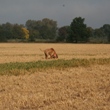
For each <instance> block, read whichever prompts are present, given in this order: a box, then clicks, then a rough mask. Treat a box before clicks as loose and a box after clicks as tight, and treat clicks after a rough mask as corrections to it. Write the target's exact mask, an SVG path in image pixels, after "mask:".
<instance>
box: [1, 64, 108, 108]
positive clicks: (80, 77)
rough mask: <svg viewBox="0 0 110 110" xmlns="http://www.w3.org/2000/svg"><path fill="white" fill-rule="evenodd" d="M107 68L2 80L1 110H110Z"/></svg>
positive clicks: (30, 74) (50, 72)
mask: <svg viewBox="0 0 110 110" xmlns="http://www.w3.org/2000/svg"><path fill="white" fill-rule="evenodd" d="M109 109H110V68H109V66H107V65H103V66H100V65H95V66H92V67H78V68H68V69H66V70H49V71H45V72H36V73H31V72H30V73H28V72H27V75H21V76H0V110H109Z"/></svg>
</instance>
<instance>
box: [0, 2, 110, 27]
mask: <svg viewBox="0 0 110 110" xmlns="http://www.w3.org/2000/svg"><path fill="white" fill-rule="evenodd" d="M76 17H82V18H85V22H84V23H85V24H87V26H88V27H92V28H100V27H102V26H103V25H104V24H110V0H0V24H3V23H6V22H9V23H12V24H15V23H18V24H24V25H25V23H26V21H27V20H42V19H44V18H49V19H52V20H54V21H57V26H58V27H62V26H68V25H70V24H71V22H72V21H73V19H74V18H76Z"/></svg>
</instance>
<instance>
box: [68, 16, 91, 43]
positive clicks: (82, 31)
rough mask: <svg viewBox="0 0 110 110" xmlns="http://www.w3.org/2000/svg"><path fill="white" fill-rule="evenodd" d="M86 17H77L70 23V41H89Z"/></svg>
mask: <svg viewBox="0 0 110 110" xmlns="http://www.w3.org/2000/svg"><path fill="white" fill-rule="evenodd" d="M84 20H85V19H84V18H81V17H76V18H74V19H73V21H72V22H71V24H70V29H71V31H70V36H69V39H68V41H69V42H76V43H77V42H87V41H88V37H89V31H88V30H87V26H86V24H84Z"/></svg>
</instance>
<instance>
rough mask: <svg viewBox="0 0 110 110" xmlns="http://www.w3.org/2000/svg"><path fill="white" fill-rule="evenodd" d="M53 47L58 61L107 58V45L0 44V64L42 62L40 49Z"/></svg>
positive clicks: (42, 56) (42, 54)
mask: <svg viewBox="0 0 110 110" xmlns="http://www.w3.org/2000/svg"><path fill="white" fill-rule="evenodd" d="M51 47H53V48H54V49H55V50H56V52H57V53H58V55H59V59H71V58H109V57H110V45H109V44H51V43H50V44H43V43H42V44H37V43H33V44H31V43H30V44H27V43H23V44H22V43H18V44H16V43H13V44H11V43H9V44H5V43H3V44H0V63H7V62H29V61H38V60H44V53H43V52H42V51H40V49H39V48H41V49H46V48H51Z"/></svg>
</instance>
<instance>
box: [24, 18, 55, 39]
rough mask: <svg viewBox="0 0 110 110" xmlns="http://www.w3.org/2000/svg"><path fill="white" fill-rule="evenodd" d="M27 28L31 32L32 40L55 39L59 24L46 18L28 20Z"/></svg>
mask: <svg viewBox="0 0 110 110" xmlns="http://www.w3.org/2000/svg"><path fill="white" fill-rule="evenodd" d="M26 28H27V29H28V30H29V33H30V39H31V38H32V39H39V38H40V39H54V38H55V37H56V30H57V22H56V21H53V20H50V19H48V18H44V19H43V20H38V21H35V20H28V21H27V22H26Z"/></svg>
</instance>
